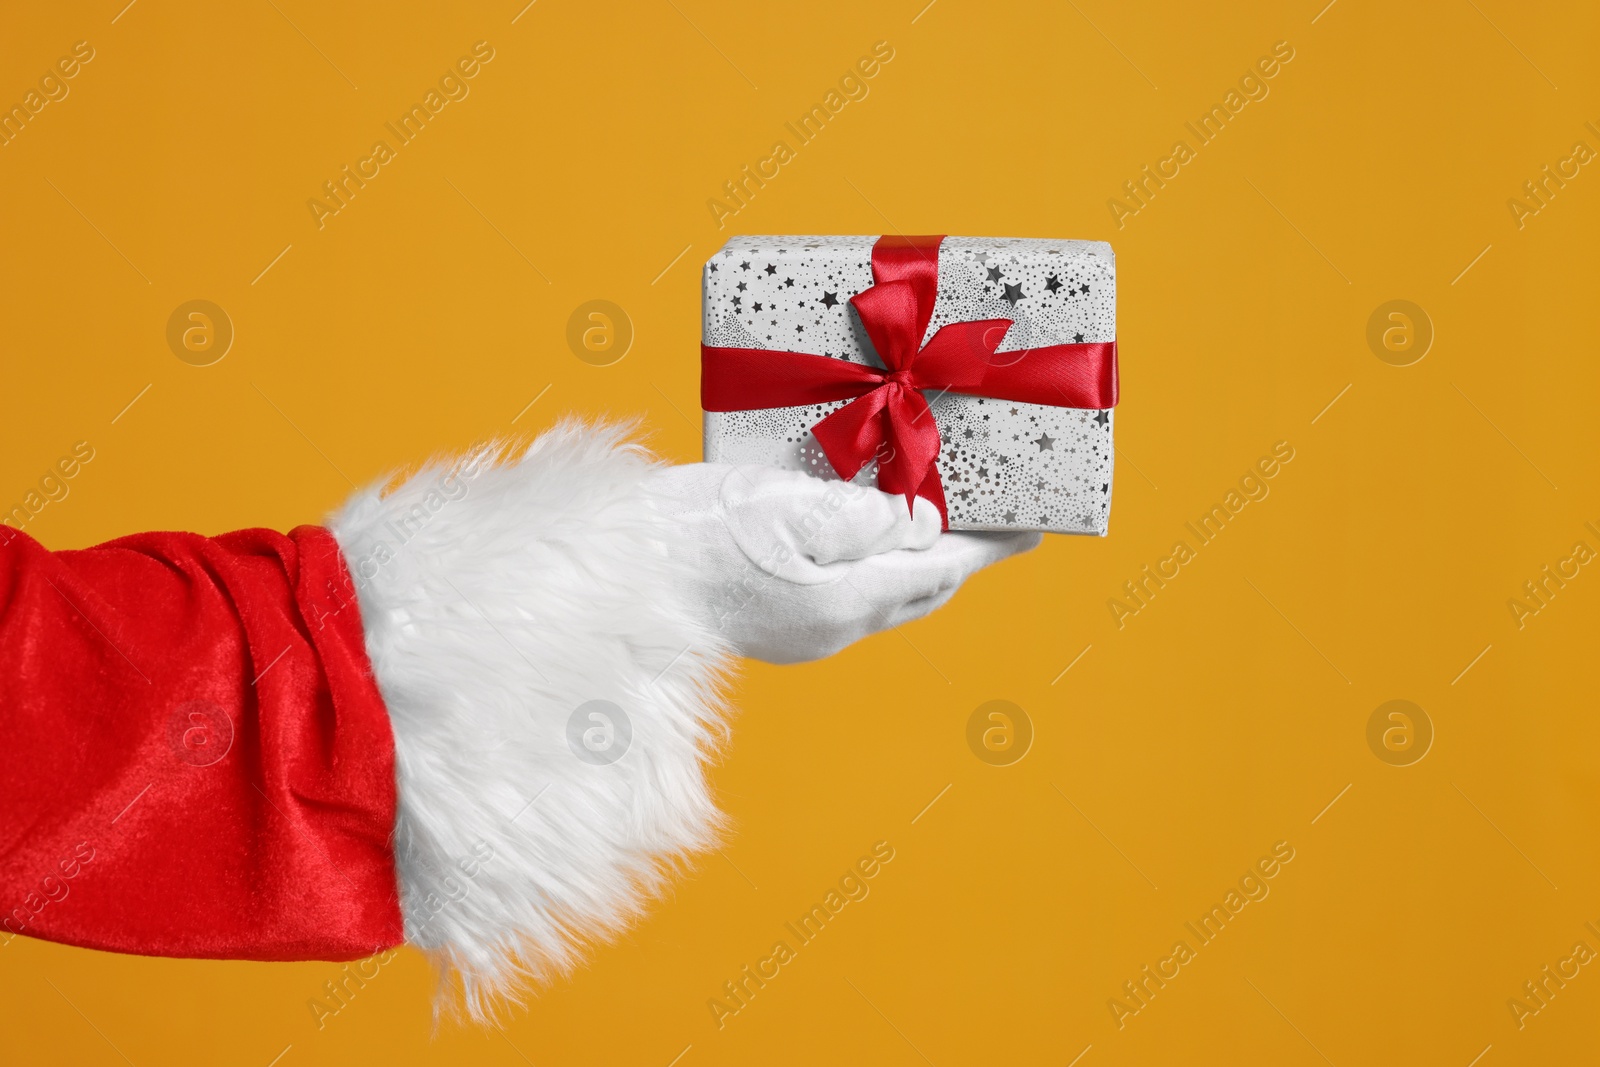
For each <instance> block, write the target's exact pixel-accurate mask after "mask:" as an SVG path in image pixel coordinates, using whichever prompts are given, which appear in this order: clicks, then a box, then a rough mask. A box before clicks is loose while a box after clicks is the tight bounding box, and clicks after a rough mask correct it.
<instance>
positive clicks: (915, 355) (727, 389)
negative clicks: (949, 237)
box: [700, 235, 1117, 527]
mask: <svg viewBox="0 0 1600 1067" xmlns="http://www.w3.org/2000/svg"><path fill="white" fill-rule="evenodd" d="M943 241H944V237H943V236H942V235H939V236H930V237H887V236H885V237H880V238H878V240H877V243H876V244H874V245H873V246H872V277H873V282H874V284H873V285H872V287H871V288H869V289H866V290H865V291H863V292H861V293H858V294H856V295H855V296H853V297H851V298H850V303H851V304H852V305H854V307H855V309H856V312H857V313H858V314H859V315H860V316H861V324H862V326H864V327H865V328H866V331H867V336H868V337H869V338H871V340H872V346H873V348H874V349H876V350H877V353H878V358H879V359H881V360H882V361H883V364H884V366H883V368H882V369H880V368H877V367H866V366H862V365H861V364H859V363H849V362H846V361H845V360H842V359H832V358H830V357H828V356H819V355H815V354H812V353H808V352H787V351H776V350H769V349H764V348H718V347H713V346H711V345H706V344H702V345H701V346H700V367H701V377H700V406H701V407H703V408H704V409H705V410H707V411H749V410H753V409H757V408H777V407H796V406H799V405H804V404H821V403H826V402H827V401H830V400H850V401H851V402H850V403H848V404H846V405H845V406H844V407H842V408H840V409H838V410H837V411H835V412H833V413H832V414H830V415H828V416H827V417H825V418H824V419H822V420H821V421H820V422H818V423H817V424H816V425H815V426H813V427H811V433H812V435H813V436H814V437H816V439H817V443H818V444H820V445H821V446H822V450H823V452H824V453H825V454H826V455H827V457H828V462H829V463H831V464H832V465H833V469H834V470H835V471H837V472H838V474H839V477H841V478H846V479H849V478H854V477H855V476H856V475H857V474H859V473H860V472H861V469H862V468H863V467H865V466H866V465H867V464H868V463H870V462H872V461H873V460H874V459H876V460H877V461H878V488H880V489H882V490H883V491H884V492H886V493H894V494H895V495H897V496H904V497H905V498H906V506H907V507H908V508H909V507H911V506H913V504H914V502H915V498H916V497H919V496H920V497H923V498H925V499H927V500H930V501H932V502H933V504H934V505H935V506H936V507H937V508H938V509H939V515H940V516H941V518H943V519H944V522H945V525H946V526H947V527H948V525H949V518H948V516H947V515H946V512H945V498H944V485H943V483H942V482H941V480H940V478H939V468H938V465H937V460H938V458H939V447H940V441H939V428H938V427H937V426H936V425H935V424H934V420H933V416H932V415H931V414H930V411H929V407H928V401H927V399H926V398H925V397H924V396H923V395H922V391H923V390H924V389H935V390H938V391H940V392H951V393H963V394H966V395H968V396H984V397H991V398H993V399H996V400H1016V401H1021V402H1023V403H1028V404H1048V405H1050V406H1052V407H1073V408H1111V407H1115V406H1116V404H1117V343H1116V342H1115V341H1110V342H1105V343H1093V344H1070V345H1047V346H1045V347H1042V348H1029V349H1023V350H1021V351H1017V352H1006V353H1002V354H1000V355H996V352H995V350H996V349H997V348H999V347H1000V343H1001V341H1002V340H1003V339H1004V338H1005V335H1006V331H1007V330H1008V329H1010V327H1011V322H1012V320H1011V319H980V320H978V321H976V322H953V323H950V324H949V325H947V326H943V327H941V328H940V329H939V332H937V333H935V334H934V335H933V337H932V338H931V339H930V340H929V341H928V343H927V344H925V345H923V344H922V343H921V342H922V338H923V337H924V335H926V334H927V332H928V321H929V320H930V319H931V318H932V317H933V306H934V300H935V298H936V297H937V295H938V289H939V245H940V244H941V243H942V242H943ZM919 345H920V347H919Z"/></svg>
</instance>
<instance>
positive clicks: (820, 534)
mask: <svg viewBox="0 0 1600 1067" xmlns="http://www.w3.org/2000/svg"><path fill="white" fill-rule="evenodd" d="M840 486H841V489H842V492H843V494H844V499H843V503H841V504H840V506H839V508H838V510H837V511H834V512H832V513H831V514H830V515H829V516H828V517H827V518H826V519H824V520H823V522H822V524H821V526H820V527H818V529H817V530H816V532H815V534H814V535H813V536H811V537H810V538H809V539H808V540H807V541H806V542H805V544H804V549H803V550H804V552H805V554H806V555H808V556H810V557H811V559H812V560H813V561H815V562H816V563H819V564H826V563H835V562H837V561H839V560H855V559H865V558H867V557H869V556H876V555H878V554H880V553H883V552H892V551H894V550H895V549H902V548H905V549H925V548H930V547H932V546H933V545H934V544H935V543H936V542H937V541H938V540H939V531H940V529H941V528H942V527H943V525H944V524H943V521H942V520H941V519H940V518H939V509H938V508H936V507H934V506H933V503H932V502H931V501H928V500H924V499H923V498H922V497H917V498H916V500H915V501H914V503H913V506H912V507H909V508H908V507H907V506H906V499H905V497H902V496H892V495H890V494H889V493H884V492H880V491H878V490H877V489H873V488H871V487H870V486H859V485H852V484H850V483H847V482H846V483H840Z"/></svg>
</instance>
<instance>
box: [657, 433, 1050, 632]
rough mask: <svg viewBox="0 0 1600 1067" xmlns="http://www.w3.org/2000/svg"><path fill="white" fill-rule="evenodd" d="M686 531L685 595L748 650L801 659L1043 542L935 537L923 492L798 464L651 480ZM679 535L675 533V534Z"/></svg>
mask: <svg viewBox="0 0 1600 1067" xmlns="http://www.w3.org/2000/svg"><path fill="white" fill-rule="evenodd" d="M646 485H647V488H648V489H649V490H650V491H651V496H652V497H653V500H652V503H653V504H654V506H656V507H657V508H659V509H660V510H662V511H663V512H665V513H666V514H668V515H670V516H672V517H673V518H675V519H676V520H678V521H679V522H681V523H684V524H687V525H688V526H689V527H690V529H689V530H687V531H685V532H686V533H687V534H688V536H687V537H685V538H683V539H682V542H681V543H684V544H686V545H688V546H690V547H687V548H684V549H680V551H687V552H691V553H693V555H694V559H695V566H694V568H693V572H694V574H695V578H694V583H695V586H696V588H694V589H692V590H690V591H689V592H690V595H691V597H692V598H693V599H694V601H695V602H696V603H699V604H703V605H704V607H705V611H706V613H707V617H708V618H709V619H710V620H711V621H712V622H713V624H714V625H715V626H716V627H717V628H718V629H719V630H720V631H722V633H723V634H724V635H725V636H727V637H728V639H729V640H730V641H731V642H732V643H733V645H734V647H735V649H736V650H737V651H738V652H739V653H740V654H741V655H745V656H750V657H754V658H755V659H762V660H766V661H767V662H769V663H800V662H803V661H805V660H812V659H821V658H822V657H824V656H830V655H832V654H833V653H835V652H837V651H839V650H840V649H842V648H844V647H845V646H847V645H849V644H852V643H854V642H856V641H859V640H860V639H861V638H863V637H866V636H867V635H869V634H872V633H876V632H877V631H879V630H883V629H886V628H888V627H890V626H899V625H901V624H902V623H906V622H909V621H911V620H912V619H917V618H920V617H922V616H923V615H926V614H927V613H928V612H930V611H932V610H934V609H935V608H937V607H940V606H941V605H943V604H944V603H945V601H947V600H949V599H950V598H951V597H952V596H953V595H955V591H956V590H957V589H958V588H959V587H960V585H961V583H962V582H963V581H965V580H966V578H967V576H968V575H970V574H972V573H973V572H975V571H977V570H980V569H982V568H983V567H986V566H988V565H989V564H991V563H994V562H996V561H998V560H1001V559H1004V558H1005V557H1006V556H1010V555H1013V554H1014V553H1017V552H1023V551H1026V550H1028V549H1030V548H1033V547H1034V546H1036V545H1037V544H1038V543H1039V540H1040V536H1039V534H1037V533H1015V534H1009V533H1007V534H987V533H945V534H941V533H940V523H939V513H938V510H937V509H936V508H934V506H933V505H932V504H931V503H929V502H928V501H926V500H923V499H921V498H918V499H917V501H916V505H915V512H914V517H913V513H912V512H909V511H908V510H907V508H906V501H905V498H903V497H897V496H890V495H889V494H888V493H883V492H879V491H878V490H877V489H874V488H871V487H864V486H858V485H853V484H851V483H848V482H839V481H824V480H822V479H820V478H813V477H811V476H809V475H806V474H803V473H800V472H798V471H783V470H777V469H775V468H770V467H760V466H737V467H735V466H730V465H727V464H716V463H693V464H688V465H685V466H680V467H668V468H666V469H664V470H661V471H658V472H656V473H654V474H652V475H651V476H650V477H649V479H648V481H647V482H646ZM674 540H675V541H677V539H674Z"/></svg>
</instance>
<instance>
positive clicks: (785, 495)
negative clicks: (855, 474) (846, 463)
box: [720, 466, 941, 584]
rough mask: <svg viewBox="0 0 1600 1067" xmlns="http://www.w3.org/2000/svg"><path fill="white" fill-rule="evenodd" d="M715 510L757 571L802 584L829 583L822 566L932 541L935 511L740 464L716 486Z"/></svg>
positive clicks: (924, 504) (866, 490)
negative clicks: (718, 494)
mask: <svg viewBox="0 0 1600 1067" xmlns="http://www.w3.org/2000/svg"><path fill="white" fill-rule="evenodd" d="M720 510H721V512H722V514H723V516H724V521H725V522H726V523H727V524H728V529H729V531H730V532H731V533H732V534H733V537H734V540H735V541H736V542H737V543H738V544H739V546H740V548H742V549H743V550H744V552H745V554H746V555H747V556H749V557H750V558H751V559H752V560H755V561H770V560H773V559H778V560H781V561H782V562H781V563H780V564H778V565H776V566H774V565H771V564H769V563H762V566H763V568H764V569H767V570H769V571H772V572H773V573H781V574H783V576H784V577H786V578H788V579H790V580H791V581H797V582H801V583H802V584H812V583H816V582H824V581H832V580H834V579H836V578H837V577H838V574H837V568H827V569H824V566H825V565H826V564H830V563H837V562H839V561H841V560H855V559H862V558H866V557H869V556H873V555H877V554H880V553H883V552H889V551H892V550H894V549H899V548H925V547H927V546H929V545H932V544H933V543H934V542H936V541H937V540H938V537H939V529H940V525H941V523H940V519H939V513H938V509H936V508H935V507H934V506H933V505H932V504H930V503H929V502H928V501H926V500H921V499H919V500H917V501H916V510H915V513H914V514H913V513H912V512H911V511H910V510H908V509H907V507H906V503H905V500H904V498H900V497H894V496H890V495H889V494H887V493H881V492H879V491H878V490H877V489H874V488H872V487H870V486H859V485H853V484H851V483H849V482H841V481H838V480H825V479H822V478H815V477H812V476H810V475H808V474H805V473H802V472H800V471H783V470H777V469H775V468H770V467H751V466H740V467H735V468H734V469H733V472H732V474H731V475H730V476H729V477H728V478H727V479H726V480H725V481H724V482H723V483H722V489H721V509H720Z"/></svg>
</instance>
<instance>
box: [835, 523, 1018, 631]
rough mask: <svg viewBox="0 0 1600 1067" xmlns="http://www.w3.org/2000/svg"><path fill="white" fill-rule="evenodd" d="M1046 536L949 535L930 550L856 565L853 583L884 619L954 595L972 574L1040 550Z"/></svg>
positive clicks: (885, 556)
mask: <svg viewBox="0 0 1600 1067" xmlns="http://www.w3.org/2000/svg"><path fill="white" fill-rule="evenodd" d="M1041 540H1042V536H1041V535H1040V534H1038V533H1034V532H1030V531H1022V532H1018V533H947V534H944V535H943V536H941V537H940V538H939V539H938V541H937V542H935V543H934V545H933V547H932V548H927V549H921V550H917V549H904V550H901V551H897V552H887V553H884V554H883V555H881V556H874V557H872V558H870V559H865V560H862V561H860V562H859V563H856V564H855V565H854V569H853V570H852V572H851V575H852V582H853V584H855V585H856V587H857V588H858V589H859V590H860V591H861V592H862V594H863V595H865V596H867V598H868V599H869V601H870V602H871V603H872V604H873V606H874V607H875V608H876V609H877V610H878V612H879V613H880V614H881V615H883V616H885V617H893V615H894V614H895V613H897V612H898V611H900V610H901V609H903V608H904V607H905V606H906V605H909V604H912V603H915V602H917V601H919V600H924V599H929V598H937V597H940V596H944V595H946V594H953V593H954V592H955V590H956V589H958V588H960V586H961V583H962V582H964V581H966V580H967V578H968V577H970V576H971V575H972V574H973V573H975V572H977V571H979V570H982V569H983V568H984V567H987V566H989V565H990V564H992V563H998V562H999V561H1000V560H1002V559H1005V558H1006V557H1007V556H1013V555H1016V554H1017V553H1018V552H1026V551H1028V550H1029V549H1032V548H1035V547H1037V546H1038V544H1039V542H1040V541H1041Z"/></svg>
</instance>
